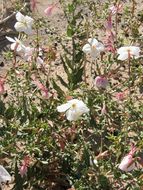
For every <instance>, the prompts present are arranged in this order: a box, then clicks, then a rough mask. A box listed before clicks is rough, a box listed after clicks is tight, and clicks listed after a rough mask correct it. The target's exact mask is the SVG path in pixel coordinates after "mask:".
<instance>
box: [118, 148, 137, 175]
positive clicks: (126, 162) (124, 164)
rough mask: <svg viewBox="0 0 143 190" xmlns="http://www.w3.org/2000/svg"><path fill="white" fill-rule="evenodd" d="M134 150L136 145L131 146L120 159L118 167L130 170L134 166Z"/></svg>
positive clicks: (126, 170)
mask: <svg viewBox="0 0 143 190" xmlns="http://www.w3.org/2000/svg"><path fill="white" fill-rule="evenodd" d="M135 152H136V147H135V146H134V145H132V146H131V151H130V152H129V153H128V154H127V155H126V156H125V157H124V158H123V159H122V161H121V163H120V165H119V169H120V170H122V171H125V172H130V171H132V170H133V169H134V168H135V161H134V158H133V156H134V154H135Z"/></svg>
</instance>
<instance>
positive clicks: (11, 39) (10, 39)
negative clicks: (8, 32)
mask: <svg viewBox="0 0 143 190" xmlns="http://www.w3.org/2000/svg"><path fill="white" fill-rule="evenodd" d="M6 39H7V40H8V41H10V42H13V43H15V40H14V39H13V38H11V37H8V36H6Z"/></svg>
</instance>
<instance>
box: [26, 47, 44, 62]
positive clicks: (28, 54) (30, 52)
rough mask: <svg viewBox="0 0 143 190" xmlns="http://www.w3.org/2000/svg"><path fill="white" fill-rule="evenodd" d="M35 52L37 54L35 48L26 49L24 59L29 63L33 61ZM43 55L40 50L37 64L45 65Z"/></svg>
mask: <svg viewBox="0 0 143 190" xmlns="http://www.w3.org/2000/svg"><path fill="white" fill-rule="evenodd" d="M35 52H36V49H35V48H31V47H25V48H24V59H25V60H26V61H28V62H30V61H32V58H33V56H34V53H35ZM41 55H42V49H41V48H39V52H38V57H37V58H36V62H37V63H38V64H43V63H44V61H43V59H42V58H41V57H40V56H41Z"/></svg>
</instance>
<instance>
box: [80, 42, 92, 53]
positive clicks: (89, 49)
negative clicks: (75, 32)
mask: <svg viewBox="0 0 143 190" xmlns="http://www.w3.org/2000/svg"><path fill="white" fill-rule="evenodd" d="M82 51H83V52H84V53H89V52H90V51H91V46H90V45H89V44H85V45H84V46H83V48H82Z"/></svg>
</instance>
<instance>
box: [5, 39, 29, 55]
mask: <svg viewBox="0 0 143 190" xmlns="http://www.w3.org/2000/svg"><path fill="white" fill-rule="evenodd" d="M6 39H7V40H8V41H10V42H12V44H11V50H14V51H17V52H19V51H21V50H24V48H25V46H24V45H23V44H22V42H21V41H20V40H19V39H18V38H16V37H15V38H11V37H8V36H6Z"/></svg>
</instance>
